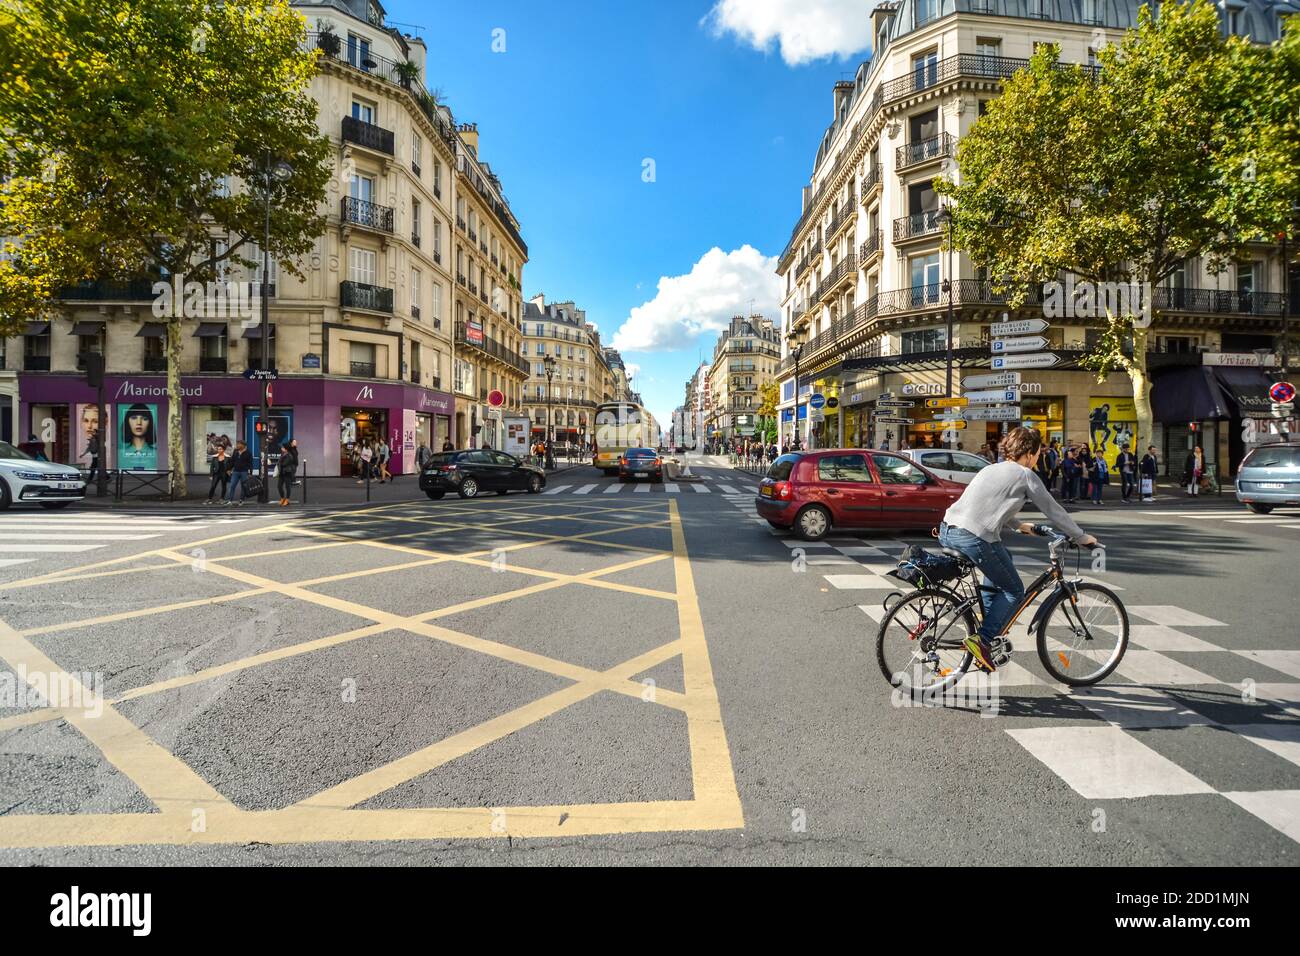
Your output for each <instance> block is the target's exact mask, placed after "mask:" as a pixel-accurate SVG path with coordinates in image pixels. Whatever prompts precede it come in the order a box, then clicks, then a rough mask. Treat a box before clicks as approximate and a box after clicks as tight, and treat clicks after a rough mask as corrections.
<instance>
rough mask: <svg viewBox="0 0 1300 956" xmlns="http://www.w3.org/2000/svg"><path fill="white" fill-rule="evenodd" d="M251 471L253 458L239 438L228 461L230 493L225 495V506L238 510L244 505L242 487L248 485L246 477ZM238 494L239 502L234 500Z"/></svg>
mask: <svg viewBox="0 0 1300 956" xmlns="http://www.w3.org/2000/svg"><path fill="white" fill-rule="evenodd" d="M252 470H253V456H252V455H250V454H249V453H248V445H247V444H245V442H244V440H243V439H242V438H241V439H240V440H239V441H237V442H235V454H234V455H233V456H232V457H231V459H230V491H229V493H228V494H227V495H226V505H227V506H230V505H234V506H235V507H236V508H238V507H239V506H240V505H242V504H243V503H244V497H245V496H244V494H243V491H244V486H245V485H246V484H247V483H248V476H249V474H250V473H251V472H252ZM236 493H239V500H238V501H236V500H235V494H236Z"/></svg>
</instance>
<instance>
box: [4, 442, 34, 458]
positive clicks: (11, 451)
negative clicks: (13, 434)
mask: <svg viewBox="0 0 1300 956" xmlns="http://www.w3.org/2000/svg"><path fill="white" fill-rule="evenodd" d="M0 458H18V459H21V460H22V461H35V460H36V459H35V458H33V457H32V456H31V455H29V454H27V452H25V451H20V450H19V449H17V448H15V447H14V446H13V445H11V444H9V443H8V442H7V441H0Z"/></svg>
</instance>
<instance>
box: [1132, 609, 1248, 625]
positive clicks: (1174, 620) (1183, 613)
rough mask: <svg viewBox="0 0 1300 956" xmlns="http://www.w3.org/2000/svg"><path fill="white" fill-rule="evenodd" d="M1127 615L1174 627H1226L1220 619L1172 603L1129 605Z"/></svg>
mask: <svg viewBox="0 0 1300 956" xmlns="http://www.w3.org/2000/svg"><path fill="white" fill-rule="evenodd" d="M1128 613H1129V617H1139V618H1142V619H1143V620H1146V621H1150V622H1151V623H1152V624H1168V625H1171V626H1174V627H1227V625H1226V624H1224V623H1223V622H1222V621H1216V620H1215V619H1214V618H1212V617H1205V616H1204V615H1201V614H1197V613H1196V612H1195V611H1188V610H1186V609H1184V608H1181V607H1175V606H1174V605H1172V604H1147V605H1142V606H1140V607H1130V608H1129V609H1128Z"/></svg>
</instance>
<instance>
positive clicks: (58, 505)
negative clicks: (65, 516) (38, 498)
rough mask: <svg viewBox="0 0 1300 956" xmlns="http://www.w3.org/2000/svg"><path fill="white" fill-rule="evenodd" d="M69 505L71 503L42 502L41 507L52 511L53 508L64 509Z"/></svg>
mask: <svg viewBox="0 0 1300 956" xmlns="http://www.w3.org/2000/svg"><path fill="white" fill-rule="evenodd" d="M70 504H72V502H71V501H42V502H41V507H42V508H46V509H48V510H50V511H53V510H54V509H55V508H66V507H67V506H68V505H70Z"/></svg>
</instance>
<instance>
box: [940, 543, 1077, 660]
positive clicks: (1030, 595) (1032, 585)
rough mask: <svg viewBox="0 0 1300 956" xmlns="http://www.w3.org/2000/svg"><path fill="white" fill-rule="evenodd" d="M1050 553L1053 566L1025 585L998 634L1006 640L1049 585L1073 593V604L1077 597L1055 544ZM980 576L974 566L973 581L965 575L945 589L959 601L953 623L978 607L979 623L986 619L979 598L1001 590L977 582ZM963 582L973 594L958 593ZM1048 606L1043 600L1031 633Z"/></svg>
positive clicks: (1035, 615) (1030, 623)
mask: <svg viewBox="0 0 1300 956" xmlns="http://www.w3.org/2000/svg"><path fill="white" fill-rule="evenodd" d="M1050 553H1051V558H1050V561H1051V563H1050V565H1049V566H1048V567H1047V569H1046V570H1044V571H1043V572H1042V573H1041V574H1039V575H1038V577H1036V578H1034V580H1032V581H1030V582H1029V584H1027V585H1026V586H1025V596H1024V598H1023V599H1022V600H1021V602H1020V603H1019V604H1018V605H1017V606H1016V609H1015V611H1014V612H1013V613H1012V615H1011V617H1010V618H1008V619H1007V623H1006V625H1005V626H1003V628H1002V630H1001V631H999V632H998V637H1005V636H1006V635H1007V634H1009V633H1010V632H1011V628H1012V627H1014V626H1015V623H1016V621H1017V620H1018V619H1019V618H1020V615H1021V614H1023V613H1024V610H1025V608H1027V607H1029V605H1031V604H1033V603H1034V601H1035V600H1036V599H1037V598H1038V596H1039V595H1040V594H1042V593H1043V592H1044V591H1046V590H1047V589H1048V585H1049V584H1051V585H1052V589H1053V590H1058V591H1066V592H1068V593H1070V600H1071V603H1073V601H1074V595H1073V591H1072V589H1071V587H1070V585H1071V584H1072V583H1073V582H1072V581H1071V580H1070V579H1069V578H1067V577H1066V576H1065V569H1064V568H1063V567H1062V566H1061V559H1060V555H1059V554H1057V552H1056V544H1055V543H1053V545H1052V546H1051V548H1050ZM979 573H980V570H979V568H977V567H972V568H971V570H970V572H969V574H970V578H971V580H970V581H969V582H967V581H966V580H965V576H964V575H963V577H962V579H961V580H960V581H959V582H958V584H957V585H956V586H954V587H952V588H944V589H943V590H946V591H948V592H949V593H950V594H951V595H952V596H953V597H954V598H956V599H957V608H956V611H955V613H954V620H956V619H957V618H959V617H961V615H962V614H964V613H965V612H966V611H968V610H970V609H971V608H976V609H978V611H979V616H980V620H981V621H982V620H983V619H984V602H983V601H981V600H980V595H981V594H983V593H990V594H999V593H1001V590H1000V589H999V588H995V587H992V586H990V585H987V584H979V583H977V581H976V576H977V575H979ZM963 583H966V584H967V585H968V587H969V589H970V591H971V593H970V594H968V595H963V594H962V593H961V592H960V591H959V590H957V588H958V587H960V586H961V584H963ZM1049 603H1050V602H1049V601H1044V602H1043V603H1042V605H1041V606H1040V607H1039V609H1038V611H1037V612H1035V614H1034V617H1033V619H1032V620H1031V621H1030V622H1029V630H1030V631H1031V632H1032V631H1033V630H1034V627H1035V626H1036V625H1037V624H1038V622H1039V620H1040V619H1041V617H1042V615H1043V609H1044V608H1046V607H1047V606H1048V605H1049Z"/></svg>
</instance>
